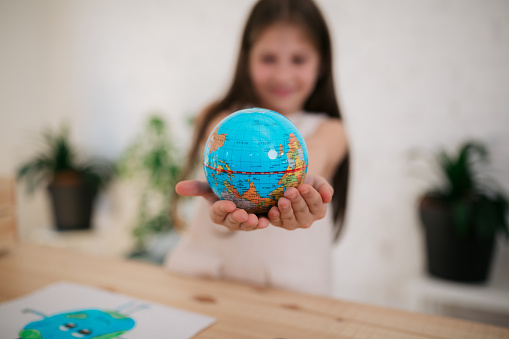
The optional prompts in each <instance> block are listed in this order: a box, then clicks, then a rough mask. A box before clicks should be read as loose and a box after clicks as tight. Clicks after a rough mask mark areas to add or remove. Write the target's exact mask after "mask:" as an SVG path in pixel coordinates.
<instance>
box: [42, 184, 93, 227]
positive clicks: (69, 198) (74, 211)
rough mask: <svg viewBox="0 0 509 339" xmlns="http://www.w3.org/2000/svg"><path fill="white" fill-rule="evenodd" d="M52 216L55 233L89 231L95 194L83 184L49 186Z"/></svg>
mask: <svg viewBox="0 0 509 339" xmlns="http://www.w3.org/2000/svg"><path fill="white" fill-rule="evenodd" d="M48 191H49V194H50V197H51V202H52V207H53V215H54V220H55V224H56V229H57V231H72V230H84V229H90V228H91V226H90V220H91V216H92V212H93V204H94V200H95V196H96V192H95V191H94V190H93V189H91V188H90V187H89V186H88V185H86V184H85V183H84V182H77V183H72V184H69V183H67V184H56V183H53V184H50V185H49V186H48Z"/></svg>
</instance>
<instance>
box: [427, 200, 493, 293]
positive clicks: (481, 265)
mask: <svg viewBox="0 0 509 339" xmlns="http://www.w3.org/2000/svg"><path fill="white" fill-rule="evenodd" d="M419 212H420V217H421V221H422V223H423V226H424V231H425V238H426V252H427V268H428V272H429V273H430V274H431V275H432V276H435V277H438V278H442V279H446V280H451V281H458V282H468V283H482V282H485V281H486V280H487V279H488V276H489V272H490V267H491V262H492V256H493V248H494V244H495V237H494V236H492V237H490V238H487V239H480V238H477V237H475V236H474V235H473V234H468V235H465V236H462V235H459V234H458V233H457V232H456V230H455V227H454V220H453V214H452V210H451V208H450V207H449V205H448V204H447V203H445V202H442V201H436V200H435V201H434V200H433V199H430V198H425V199H424V200H423V201H422V202H421V204H420V208H419Z"/></svg>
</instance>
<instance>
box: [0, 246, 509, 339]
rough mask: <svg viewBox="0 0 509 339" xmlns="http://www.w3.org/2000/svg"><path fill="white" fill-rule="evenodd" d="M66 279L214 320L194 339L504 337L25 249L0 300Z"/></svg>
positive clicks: (7, 267) (468, 325) (508, 334)
mask: <svg viewBox="0 0 509 339" xmlns="http://www.w3.org/2000/svg"><path fill="white" fill-rule="evenodd" d="M59 280H66V281H71V282H76V283H81V284H88V285H91V286H96V287H100V288H103V289H106V290H109V291H115V292H120V293H123V294H128V295H130V296H132V297H136V298H140V299H145V300H148V301H153V302H158V303H162V304H166V305H170V306H173V307H177V308H181V309H186V310H190V311H194V312H198V313H202V314H205V315H210V316H212V317H215V318H216V319H217V322H216V323H215V324H214V325H212V326H211V327H209V328H208V329H206V330H205V331H203V332H201V333H200V334H199V335H198V336H196V338H202V339H204V338H220V339H228V338H235V339H239V338H264V339H267V338H269V339H271V338H287V339H290V338H292V339H294V338H306V339H319V338H359V339H360V338H376V339H381V338H382V339H383V338H391V339H394V338H405V339H408V338H410V339H412V338H422V339H424V338H425V339H433V338H458V339H469V338H497V339H498V338H509V329H506V328H500V327H495V326H489V325H484V324H480V323H474V322H467V321H462V320H456V319H452V318H444V317H438V316H432V315H424V314H417V313H409V312H404V311H399V310H393V309H388V308H383V307H375V306H370V305H364V304H357V303H352V302H345V301H341V300H336V299H331V298H323V297H316V296H310V295H304V294H298V293H294V292H289V291H283V290H277V289H272V288H259V287H254V286H249V285H243V284H238V283H232V282H225V281H215V280H203V279H193V278H187V277H181V276H177V275H174V274H171V273H169V272H168V271H166V270H164V269H163V268H161V267H159V266H155V265H151V264H145V263H141V262H135V261H127V260H117V259H109V258H103V257H95V256H90V255H86V254H81V253H76V252H71V251H64V250H57V249H52V248H49V247H42V246H37V245H29V244H18V245H16V246H15V247H14V248H12V249H11V250H9V251H8V252H4V253H2V254H1V255H0V301H6V300H9V299H12V298H16V297H20V296H22V295H24V294H26V293H29V292H32V291H34V290H36V289H39V288H41V287H43V286H46V285H47V284H50V283H53V282H56V281H59Z"/></svg>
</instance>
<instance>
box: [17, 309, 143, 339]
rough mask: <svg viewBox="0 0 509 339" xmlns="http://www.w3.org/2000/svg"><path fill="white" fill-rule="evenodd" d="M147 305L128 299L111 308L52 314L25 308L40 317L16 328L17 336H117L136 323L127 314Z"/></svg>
mask: <svg viewBox="0 0 509 339" xmlns="http://www.w3.org/2000/svg"><path fill="white" fill-rule="evenodd" d="M148 307H149V306H148V305H147V304H141V305H136V304H135V303H134V302H129V303H127V304H125V305H122V306H120V307H118V308H117V309H116V310H113V311H112V310H98V309H84V310H75V311H69V312H63V313H58V314H54V315H52V316H46V315H45V314H43V313H41V312H38V311H35V310H32V309H26V310H23V312H24V313H33V314H37V315H39V316H41V317H42V318H43V319H42V320H37V321H33V322H30V323H28V324H27V325H26V326H25V327H24V328H23V329H22V330H21V331H20V332H19V339H49V338H51V339H75V338H84V339H111V338H119V336H121V335H122V334H125V333H126V332H128V331H130V330H131V329H133V328H134V326H135V324H136V322H135V321H134V319H132V318H131V317H130V316H129V315H131V314H132V313H134V312H136V311H139V310H141V309H145V308H148ZM119 339H120V338H119Z"/></svg>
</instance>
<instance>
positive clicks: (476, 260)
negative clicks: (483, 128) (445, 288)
mask: <svg viewBox="0 0 509 339" xmlns="http://www.w3.org/2000/svg"><path fill="white" fill-rule="evenodd" d="M487 160H488V151H487V149H486V147H485V146H484V145H483V144H480V143H476V142H467V143H465V144H463V145H462V146H461V147H460V149H459V152H458V153H457V154H447V153H446V152H445V151H441V152H440V153H439V154H438V157H437V164H438V169H439V171H440V172H441V174H442V176H443V179H444V180H443V184H442V186H440V187H437V188H435V189H431V190H429V191H428V192H426V193H425V194H424V195H423V197H422V198H421V199H420V202H419V213H420V218H421V220H422V224H423V226H424V230H425V237H426V250H427V264H428V271H429V273H430V274H431V275H433V276H436V277H439V278H443V279H447V280H453V281H460V282H484V281H486V279H487V277H488V274H489V270H490V266H491V261H492V254H493V248H494V245H495V239H496V235H497V234H498V233H500V232H505V234H506V236H509V228H508V223H507V212H508V200H507V198H506V197H505V195H504V193H503V192H502V191H501V190H500V189H499V188H497V185H496V183H495V182H494V181H493V180H490V179H488V178H487V177H486V176H483V175H482V173H480V171H479V168H478V167H477V166H478V165H479V162H486V161H487Z"/></svg>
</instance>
